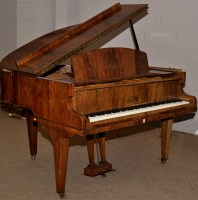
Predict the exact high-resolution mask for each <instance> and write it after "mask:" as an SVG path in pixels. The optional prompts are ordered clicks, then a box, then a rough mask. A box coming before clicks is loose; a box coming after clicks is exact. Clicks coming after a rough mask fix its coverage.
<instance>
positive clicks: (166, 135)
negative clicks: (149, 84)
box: [161, 118, 173, 164]
mask: <svg viewBox="0 0 198 200" xmlns="http://www.w3.org/2000/svg"><path fill="white" fill-rule="evenodd" d="M172 125H173V118H169V119H163V120H162V121H161V162H162V163H163V164H164V163H165V162H166V160H167V159H168V154H169V148H170V141H171V135H172Z"/></svg>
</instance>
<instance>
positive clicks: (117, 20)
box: [1, 4, 148, 76]
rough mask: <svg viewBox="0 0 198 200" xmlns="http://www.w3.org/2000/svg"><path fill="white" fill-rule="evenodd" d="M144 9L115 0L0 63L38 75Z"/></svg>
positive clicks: (5, 67) (114, 29)
mask: <svg viewBox="0 0 198 200" xmlns="http://www.w3.org/2000/svg"><path fill="white" fill-rule="evenodd" d="M147 9H148V5H147V4H135V5H133V4H132V5H119V4H115V5H113V6H112V7H110V8H109V9H107V10H106V11H104V12H101V13H99V14H98V15H96V16H95V17H93V18H91V19H90V20H88V21H86V22H84V23H82V24H79V25H76V26H72V27H68V28H65V29H61V30H59V31H55V32H52V33H50V34H47V35H45V36H42V37H41V38H38V39H36V40H35V41H32V42H31V43H29V44H27V45H25V46H23V47H21V48H19V49H18V50H16V51H14V52H12V53H11V54H9V55H8V56H6V57H5V58H4V59H3V60H2V63H1V66H3V68H4V69H9V70H16V71H18V70H19V71H20V72H23V73H28V74H31V75H34V76H41V75H42V74H44V73H46V72H48V71H49V70H50V69H53V68H54V67H55V66H57V65H58V64H61V63H62V62H63V61H64V60H66V59H68V58H70V57H71V56H72V55H74V54H76V53H79V52H81V51H82V50H84V49H86V48H87V47H90V46H91V45H93V44H94V43H96V42H97V41H99V40H102V39H103V38H104V37H106V36H108V35H110V34H111V33H112V32H114V31H116V30H118V29H119V27H121V26H123V25H125V24H127V23H128V22H129V20H133V19H134V20H135V21H136V20H137V19H139V18H142V17H143V16H144V15H146V14H147ZM125 28H127V26H126V27H125ZM16 63H18V64H17V65H16Z"/></svg>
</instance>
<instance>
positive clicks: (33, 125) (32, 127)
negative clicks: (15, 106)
mask: <svg viewBox="0 0 198 200" xmlns="http://www.w3.org/2000/svg"><path fill="white" fill-rule="evenodd" d="M26 117H27V128H28V138H29V147H30V155H31V158H32V159H33V160H34V159H35V158H36V155H37V127H38V124H37V122H36V121H34V117H33V115H32V114H30V113H28V114H27V115H26Z"/></svg>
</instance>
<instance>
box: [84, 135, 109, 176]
mask: <svg viewBox="0 0 198 200" xmlns="http://www.w3.org/2000/svg"><path fill="white" fill-rule="evenodd" d="M94 143H95V142H94V135H87V150H88V157H89V165H88V166H87V167H86V168H84V175H87V176H91V177H93V176H97V175H102V176H103V177H105V173H106V172H109V171H112V170H113V169H112V164H110V163H109V162H108V161H107V160H106V156H105V133H99V134H98V143H99V149H100V158H101V160H100V161H98V163H97V164H96V163H95V159H94Z"/></svg>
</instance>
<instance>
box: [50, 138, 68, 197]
mask: <svg viewBox="0 0 198 200" xmlns="http://www.w3.org/2000/svg"><path fill="white" fill-rule="evenodd" d="M53 146H54V163H55V175H56V190H57V193H58V194H59V195H60V198H64V197H65V183H66V174H67V163H68V153H69V138H63V139H59V140H55V141H53Z"/></svg>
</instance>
